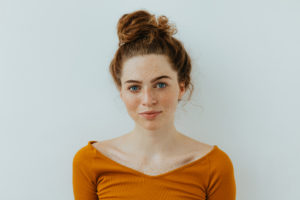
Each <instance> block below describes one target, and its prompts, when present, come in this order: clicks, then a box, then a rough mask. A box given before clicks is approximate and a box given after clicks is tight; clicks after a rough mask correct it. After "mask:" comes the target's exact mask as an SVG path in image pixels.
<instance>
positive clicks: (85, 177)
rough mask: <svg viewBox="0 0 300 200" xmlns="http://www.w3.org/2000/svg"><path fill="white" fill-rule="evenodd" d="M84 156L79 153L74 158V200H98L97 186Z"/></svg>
mask: <svg viewBox="0 0 300 200" xmlns="http://www.w3.org/2000/svg"><path fill="white" fill-rule="evenodd" d="M84 158H85V157H84V155H82V153H81V152H80V151H79V152H77V153H76V154H75V156H74V158H73V175H72V176H73V177H72V182H73V193H74V200H98V196H97V185H96V183H95V181H93V175H92V172H91V170H90V167H89V165H88V162H87V161H86V159H84Z"/></svg>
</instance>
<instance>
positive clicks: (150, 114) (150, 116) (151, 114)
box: [140, 111, 162, 119]
mask: <svg viewBox="0 0 300 200" xmlns="http://www.w3.org/2000/svg"><path fill="white" fill-rule="evenodd" d="M161 112H162V111H155V112H148V113H147V112H146V113H140V115H142V116H143V117H144V118H146V119H154V118H156V116H157V115H159V114H160V113H161Z"/></svg>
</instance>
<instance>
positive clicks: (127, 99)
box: [120, 54, 185, 130]
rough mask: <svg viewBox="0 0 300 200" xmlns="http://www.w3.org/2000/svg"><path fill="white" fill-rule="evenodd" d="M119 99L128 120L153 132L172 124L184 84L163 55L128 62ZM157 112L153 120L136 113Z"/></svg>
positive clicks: (153, 55)
mask: <svg viewBox="0 0 300 200" xmlns="http://www.w3.org/2000/svg"><path fill="white" fill-rule="evenodd" d="M121 83H122V87H121V90H120V97H121V99H122V100H123V102H124V104H125V106H126V109H127V111H128V113H129V115H130V116H131V118H132V119H133V120H134V121H135V122H136V123H138V124H139V125H140V126H143V127H144V128H146V129H149V130H154V129H157V128H159V127H161V126H164V125H170V123H173V121H174V115H175V111H176V107H177V104H178V99H180V98H181V97H182V95H183V94H184V92H185V90H184V84H183V83H182V84H180V86H179V83H178V80H177V72H176V71H174V70H173V69H172V68H171V64H170V63H169V61H168V58H167V57H166V56H165V55H156V54H149V55H143V56H135V57H132V58H129V59H128V60H126V61H125V62H124V63H123V69H122V77H121ZM145 111H160V112H161V113H160V114H158V115H157V116H156V117H154V118H150V117H146V116H143V115H141V114H140V113H142V112H145Z"/></svg>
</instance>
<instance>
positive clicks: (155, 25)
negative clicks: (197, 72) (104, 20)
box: [109, 10, 194, 101]
mask: <svg viewBox="0 0 300 200" xmlns="http://www.w3.org/2000/svg"><path fill="white" fill-rule="evenodd" d="M117 31H118V38H119V47H118V49H117V51H116V52H115V55H114V57H113V59H112V61H111V63H110V66H109V71H110V74H111V75H112V78H113V81H114V83H115V85H116V86H117V88H118V90H120V88H121V86H122V84H121V75H122V66H123V63H124V61H126V60H127V59H129V58H131V57H134V56H140V55H147V54H158V55H165V56H167V58H168V60H169V62H170V64H171V66H172V68H173V69H174V70H175V71H176V72H177V78H178V83H182V82H184V85H185V89H186V90H190V95H189V97H188V100H190V98H191V95H192V92H193V89H194V86H193V84H192V83H191V77H190V73H191V69H192V66H191V58H190V56H189V55H188V53H187V51H186V50H185V48H184V46H183V44H182V43H181V42H180V41H179V40H178V39H176V38H174V37H173V35H174V34H176V33H177V29H176V26H175V25H174V24H170V23H169V22H168V18H167V17H166V16H164V15H162V16H159V17H158V18H157V19H156V17H155V15H153V14H150V13H149V12H148V11H146V10H137V11H134V12H131V13H127V14H124V15H123V16H122V17H121V18H120V19H119V21H118V24H117ZM179 101H180V100H179Z"/></svg>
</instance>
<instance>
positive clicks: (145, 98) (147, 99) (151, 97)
mask: <svg viewBox="0 0 300 200" xmlns="http://www.w3.org/2000/svg"><path fill="white" fill-rule="evenodd" d="M156 102H157V99H156V95H155V94H154V92H153V91H152V90H151V88H147V89H145V92H144V93H143V94H142V104H143V105H145V106H150V105H153V104H155V103H156Z"/></svg>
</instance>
